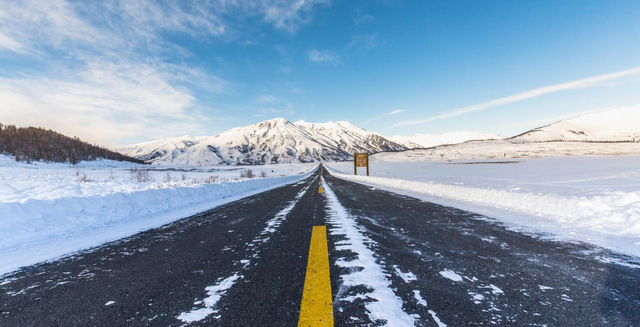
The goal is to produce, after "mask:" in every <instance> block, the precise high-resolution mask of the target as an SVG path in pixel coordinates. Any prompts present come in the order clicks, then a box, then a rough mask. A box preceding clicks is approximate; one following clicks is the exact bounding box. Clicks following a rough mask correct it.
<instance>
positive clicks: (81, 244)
mask: <svg viewBox="0 0 640 327" xmlns="http://www.w3.org/2000/svg"><path fill="white" fill-rule="evenodd" d="M312 171H313V170H310V171H309V172H307V173H305V174H300V175H294V176H287V177H279V178H265V179H254V180H244V181H238V182H226V183H214V184H199V185H192V186H183V187H168V188H147V189H142V190H137V191H128V192H115V193H107V194H104V193H101V194H98V195H91V196H64V197H52V198H44V199H43V198H33V197H32V198H26V199H20V200H19V201H9V202H0V217H2V218H1V219H0V274H3V273H6V272H9V271H12V270H14V269H16V268H18V267H21V266H25V265H29V264H34V263H37V262H40V261H44V260H49V259H53V258H56V257H59V256H61V255H65V254H68V253H71V252H74V251H77V250H80V249H85V248H88V247H91V246H96V245H99V244H102V243H105V242H108V241H113V240H116V239H119V238H122V237H126V236H129V235H133V234H135V233H137V232H140V231H142V230H146V229H149V228H153V227H158V226H161V225H163V224H166V223H169V222H171V221H174V220H177V219H180V218H184V217H188V216H189V215H193V214H197V213H200V212H202V211H205V210H208V209H211V208H213V207H216V206H219V205H221V204H225V203H229V202H232V201H235V200H238V199H241V198H243V197H246V196H250V195H253V194H256V193H260V192H263V191H266V190H269V189H273V188H276V187H280V186H283V185H286V184H290V183H295V182H298V181H300V180H302V179H304V178H306V177H308V176H309V175H310V174H311V173H312Z"/></svg>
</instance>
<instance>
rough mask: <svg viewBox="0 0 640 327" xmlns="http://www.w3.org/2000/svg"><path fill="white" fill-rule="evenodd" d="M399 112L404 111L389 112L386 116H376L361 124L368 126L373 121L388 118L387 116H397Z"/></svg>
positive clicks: (402, 110)
mask: <svg viewBox="0 0 640 327" xmlns="http://www.w3.org/2000/svg"><path fill="white" fill-rule="evenodd" d="M401 112H404V109H397V110H394V111H391V112H388V113H386V114H382V115H378V116H375V117H372V118H369V119H367V120H366V121H364V122H363V124H369V123H370V122H372V121H374V120H378V119H382V118H384V117H388V116H392V115H397V114H399V113H401Z"/></svg>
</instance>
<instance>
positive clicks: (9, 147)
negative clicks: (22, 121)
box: [0, 124, 144, 165]
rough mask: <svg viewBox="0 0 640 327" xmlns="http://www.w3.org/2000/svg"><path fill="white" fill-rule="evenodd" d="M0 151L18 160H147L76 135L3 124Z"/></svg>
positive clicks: (73, 161)
mask: <svg viewBox="0 0 640 327" xmlns="http://www.w3.org/2000/svg"><path fill="white" fill-rule="evenodd" d="M0 154H7V155H12V156H15V158H16V161H25V162H28V163H31V162H32V161H45V162H68V163H71V164H74V165H75V164H77V163H78V162H80V161H82V160H96V159H111V160H118V161H131V162H137V163H144V162H143V161H141V160H138V159H134V158H131V157H127V156H125V155H123V154H120V153H117V152H114V151H111V150H109V149H107V148H104V147H101V146H98V145H91V144H89V143H86V142H83V141H82V140H80V139H79V138H77V137H68V136H65V135H62V134H60V133H58V132H55V131H52V130H46V129H44V128H36V127H16V126H15V125H3V124H0Z"/></svg>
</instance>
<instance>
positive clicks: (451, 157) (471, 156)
mask: <svg viewBox="0 0 640 327" xmlns="http://www.w3.org/2000/svg"><path fill="white" fill-rule="evenodd" d="M629 154H640V143H589V142H533V143H526V142H525V143H515V142H514V141H512V140H493V141H470V142H467V143H462V144H456V145H447V146H439V147H435V148H433V149H427V150H407V151H402V152H386V153H379V154H376V155H373V156H372V157H371V160H372V161H375V162H422V161H436V162H442V161H455V160H475V159H526V158H548V157H559V156H594V155H599V156H618V155H629Z"/></svg>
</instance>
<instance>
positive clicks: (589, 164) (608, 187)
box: [327, 155, 640, 260]
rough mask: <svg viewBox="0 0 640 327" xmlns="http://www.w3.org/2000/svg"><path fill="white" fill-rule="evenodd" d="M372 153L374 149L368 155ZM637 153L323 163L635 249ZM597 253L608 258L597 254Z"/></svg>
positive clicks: (639, 222)
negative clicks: (362, 169) (360, 167)
mask: <svg viewBox="0 0 640 327" xmlns="http://www.w3.org/2000/svg"><path fill="white" fill-rule="evenodd" d="M374 157H375V156H374ZM638 162H640V156H637V155H632V156H614V157H612V156H594V157H581V156H571V157H554V158H543V159H518V160H515V161H514V160H502V161H498V160H462V161H453V162H448V161H440V162H424V161H423V162H413V161H410V162H383V161H380V162H372V163H371V176H370V177H367V176H361V175H358V176H353V175H352V169H353V166H352V165H353V164H352V163H329V164H327V166H328V167H329V168H330V172H331V173H332V174H334V175H336V176H337V177H340V178H344V179H347V180H351V181H355V182H359V183H363V184H365V185H369V186H373V187H377V188H382V189H386V190H390V191H393V192H397V193H401V194H406V195H409V196H414V197H417V198H420V199H423V200H427V201H431V202H435V203H439V204H443V205H448V206H454V207H458V208H461V209H465V210H469V211H472V212H476V213H480V214H483V215H486V216H489V217H492V218H497V219H499V220H501V221H503V222H506V223H508V224H509V226H510V227H512V228H514V229H518V230H523V228H524V230H530V231H535V232H540V231H541V232H544V233H549V234H552V235H554V237H559V238H561V239H574V240H580V241H585V242H589V243H593V244H597V245H600V246H604V247H608V248H611V249H614V250H616V251H620V252H623V253H627V254H632V255H637V256H638V255H640V165H638ZM603 260H607V259H606V258H603Z"/></svg>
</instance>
